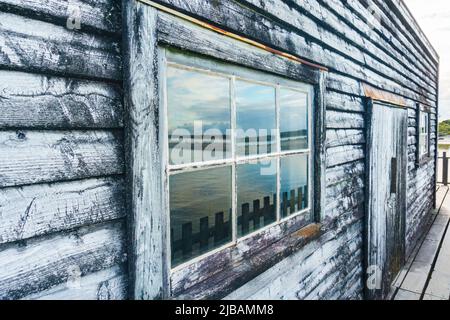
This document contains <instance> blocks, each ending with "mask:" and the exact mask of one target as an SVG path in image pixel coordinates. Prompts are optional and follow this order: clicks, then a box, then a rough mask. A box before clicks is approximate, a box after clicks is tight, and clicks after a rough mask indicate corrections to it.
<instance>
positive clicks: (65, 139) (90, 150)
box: [0, 131, 124, 187]
mask: <svg viewBox="0 0 450 320" xmlns="http://www.w3.org/2000/svg"><path fill="white" fill-rule="evenodd" d="M123 172H124V160H123V139H122V134H121V133H120V132H119V133H117V132H110V131H85V132H81V131H67V132H51V131H50V132H49V131H16V132H14V131H1V132H0V187H10V186H20V185H26V184H34V183H43V182H54V181H64V180H73V179H82V178H89V177H97V176H104V175H114V174H122V173H123Z"/></svg>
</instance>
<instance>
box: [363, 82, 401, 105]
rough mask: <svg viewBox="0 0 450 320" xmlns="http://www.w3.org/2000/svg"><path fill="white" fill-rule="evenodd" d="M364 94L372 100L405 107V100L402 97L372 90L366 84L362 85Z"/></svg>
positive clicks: (375, 89)
mask: <svg viewBox="0 0 450 320" xmlns="http://www.w3.org/2000/svg"><path fill="white" fill-rule="evenodd" d="M363 88H364V94H365V96H366V97H368V98H372V99H373V100H377V101H381V102H387V103H391V104H395V105H398V106H402V107H406V100H405V99H404V98H403V97H400V96H398V95H395V94H393V93H390V92H386V91H383V90H380V89H377V88H374V87H372V86H370V85H368V84H363Z"/></svg>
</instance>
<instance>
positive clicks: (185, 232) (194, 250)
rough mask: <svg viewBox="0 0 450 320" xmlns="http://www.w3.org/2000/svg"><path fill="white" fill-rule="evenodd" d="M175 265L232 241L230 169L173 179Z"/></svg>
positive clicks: (172, 220)
mask: <svg viewBox="0 0 450 320" xmlns="http://www.w3.org/2000/svg"><path fill="white" fill-rule="evenodd" d="M169 183H170V226H171V246H172V264H173V265H177V264H179V263H180V262H183V261H185V260H187V259H190V258H192V257H195V256H198V255H200V254H202V253H204V252H207V251H209V250H211V249H214V248H217V247H220V246H221V245H223V244H225V243H227V242H229V241H231V235H232V233H231V230H232V228H231V227H232V224H231V221H232V218H231V207H232V206H231V167H224V168H217V169H208V170H202V171H196V172H187V173H180V174H176V175H173V176H171V177H170V182H169Z"/></svg>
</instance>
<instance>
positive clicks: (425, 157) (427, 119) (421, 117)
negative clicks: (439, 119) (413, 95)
mask: <svg viewBox="0 0 450 320" xmlns="http://www.w3.org/2000/svg"><path fill="white" fill-rule="evenodd" d="M416 114H417V116H416V140H417V141H416V159H417V160H416V165H417V166H420V165H422V164H425V163H427V162H428V161H429V160H431V131H430V127H431V112H430V110H429V109H428V108H426V107H424V106H422V105H420V104H417V111H416ZM424 128H425V131H426V132H422V129H424ZM422 141H425V143H426V145H425V146H423V145H422Z"/></svg>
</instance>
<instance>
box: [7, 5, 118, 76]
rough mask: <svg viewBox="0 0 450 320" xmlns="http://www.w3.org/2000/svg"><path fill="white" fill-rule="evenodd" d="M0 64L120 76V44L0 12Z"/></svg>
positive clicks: (63, 73) (68, 72) (64, 72)
mask: <svg viewBox="0 0 450 320" xmlns="http://www.w3.org/2000/svg"><path fill="white" fill-rule="evenodd" d="M0 21H1V22H0V67H2V68H7V69H14V70H21V71H27V72H38V73H51V74H60V75H64V76H69V75H74V76H79V77H86V78H94V79H112V80H121V79H122V72H121V69H122V59H121V53H120V47H121V46H120V43H119V42H118V41H117V40H115V39H113V38H110V37H104V36H100V35H93V34H87V33H81V32H75V31H72V30H69V29H66V28H64V27H60V26H56V25H53V24H50V23H47V22H43V21H38V20H32V19H29V18H25V17H22V16H18V15H14V14H10V13H3V12H0Z"/></svg>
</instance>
